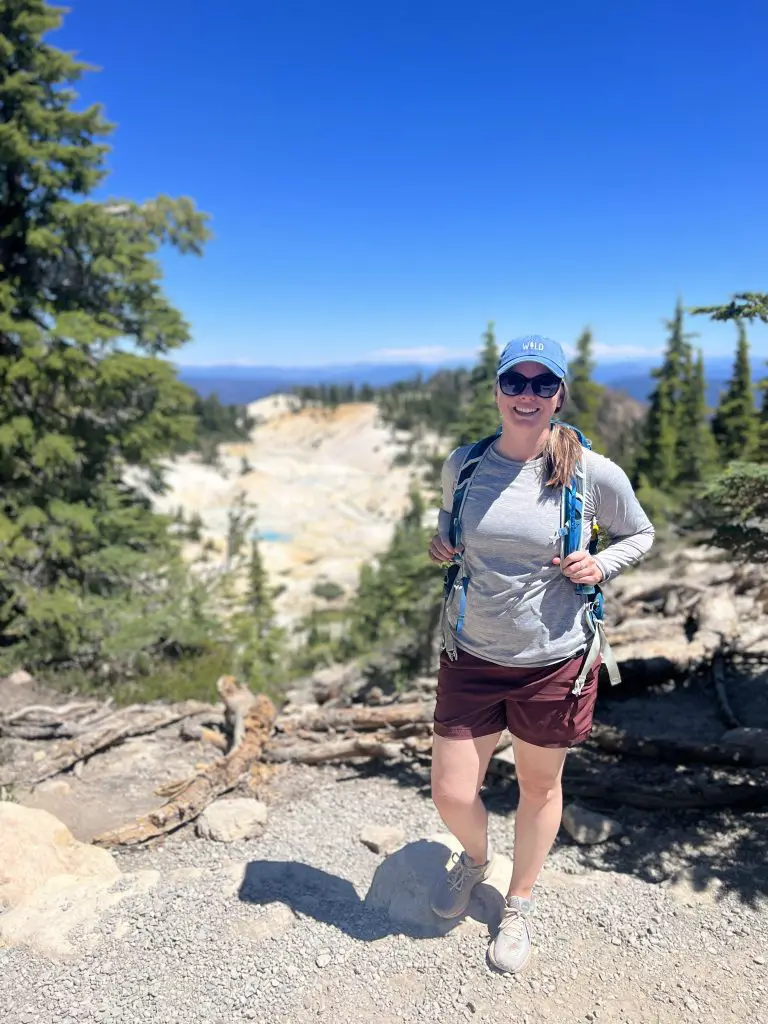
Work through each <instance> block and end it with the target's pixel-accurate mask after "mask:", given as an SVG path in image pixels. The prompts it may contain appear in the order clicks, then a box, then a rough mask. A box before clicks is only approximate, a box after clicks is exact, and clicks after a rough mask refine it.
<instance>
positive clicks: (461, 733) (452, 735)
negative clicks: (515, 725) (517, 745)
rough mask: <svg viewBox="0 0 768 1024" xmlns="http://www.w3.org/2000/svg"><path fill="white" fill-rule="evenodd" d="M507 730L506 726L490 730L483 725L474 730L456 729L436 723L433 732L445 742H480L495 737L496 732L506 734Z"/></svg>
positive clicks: (457, 727) (460, 726)
mask: <svg viewBox="0 0 768 1024" xmlns="http://www.w3.org/2000/svg"><path fill="white" fill-rule="evenodd" d="M505 729H506V725H498V726H494V727H493V728H492V729H489V728H488V726H486V725H481V726H478V727H477V728H476V729H473V728H472V727H471V726H467V725H458V726H456V727H455V728H451V727H450V726H445V725H438V724H437V723H435V724H434V726H433V730H432V731H433V732H434V734H435V736H442V738H443V739H444V740H479V739H482V738H483V736H493V734H494V733H495V732H504V730H505Z"/></svg>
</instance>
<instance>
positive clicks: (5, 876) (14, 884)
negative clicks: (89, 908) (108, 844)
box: [0, 801, 120, 909]
mask: <svg viewBox="0 0 768 1024" xmlns="http://www.w3.org/2000/svg"><path fill="white" fill-rule="evenodd" d="M57 875H68V876H70V878H72V877H74V878H75V879H86V878H87V879H100V880H102V881H109V882H112V881H114V879H116V878H117V877H118V876H119V875H120V869H119V868H118V866H117V864H116V863H115V861H114V858H113V857H112V854H111V853H109V852H108V851H107V850H100V849H97V848H96V847H95V846H88V845H86V844H85V843H81V842H79V841H78V840H77V839H75V837H74V836H73V835H72V833H71V832H70V831H69V829H68V828H67V827H66V825H62V823H61V822H60V821H59V819H58V818H55V817H54V816H53V815H52V814H49V813H48V812H47V811H40V810H33V809H31V808H29V807H22V806H20V805H19V804H15V803H10V802H5V801H4V802H2V803H0V908H3V907H4V908H6V909H7V908H10V907H15V906H16V905H17V904H19V903H21V902H23V901H24V900H25V899H27V898H28V897H29V896H31V895H32V893H33V892H34V891H35V889H37V888H38V887H39V886H41V885H42V884H43V883H44V882H47V881H48V880H49V879H51V878H54V877H56V876H57Z"/></svg>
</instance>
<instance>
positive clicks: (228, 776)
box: [93, 695, 277, 846]
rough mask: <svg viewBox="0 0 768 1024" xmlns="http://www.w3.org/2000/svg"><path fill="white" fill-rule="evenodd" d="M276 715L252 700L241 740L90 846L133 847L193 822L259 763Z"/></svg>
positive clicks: (267, 704) (260, 699) (264, 702)
mask: <svg viewBox="0 0 768 1024" xmlns="http://www.w3.org/2000/svg"><path fill="white" fill-rule="evenodd" d="M276 714H277V712H276V710H275V706H274V704H273V703H272V701H271V700H270V699H269V698H268V697H264V696H263V695H259V696H257V697H255V698H254V700H253V703H252V706H251V709H250V711H249V712H248V714H247V715H246V716H245V719H244V723H243V736H242V740H241V742H240V743H239V744H238V745H237V746H236V747H234V748H233V749H232V750H231V751H230V752H229V753H228V754H227V755H226V756H224V757H220V758H218V759H217V760H216V761H214V762H213V764H210V765H207V766H206V767H205V768H202V769H201V770H200V771H199V772H197V774H196V775H193V776H192V778H190V779H189V780H188V781H187V782H186V784H185V785H183V787H182V788H181V789H180V790H179V792H178V793H177V794H176V795H175V796H174V797H173V798H172V799H171V800H170V801H169V802H168V803H166V804H164V805H163V806H162V807H159V808H158V809H157V810H155V811H151V812H150V813H149V814H148V815H145V816H144V817H142V818H139V819H138V820H137V821H135V822H132V823H131V824H129V825H124V826H122V827H121V828H117V829H113V830H111V831H109V832H104V833H102V834H101V835H100V836H96V838H95V839H94V840H93V842H94V843H97V844H98V845H100V846H135V845H137V844H139V843H145V842H147V840H149V839H154V838H156V837H157V836H161V835H164V834H166V833H167V832H173V831H174V830H175V829H177V828H179V827H180V826H181V825H186V824H187V823H188V822H190V821H194V820H195V818H197V817H198V815H199V814H200V813H201V812H202V811H203V810H205V808H206V807H207V806H208V804H209V803H210V802H211V801H212V800H215V799H216V797H218V796H221V795H222V793H227V792H229V791H230V790H231V789H234V788H235V786H236V785H237V784H238V783H239V782H240V780H241V779H242V778H243V777H244V776H245V775H247V774H248V772H249V771H250V770H251V768H252V766H253V765H254V763H255V762H257V761H259V760H260V759H261V755H262V752H263V749H264V744H265V743H266V741H267V739H268V737H269V735H270V733H271V731H272V727H273V725H274V721H275V716H276Z"/></svg>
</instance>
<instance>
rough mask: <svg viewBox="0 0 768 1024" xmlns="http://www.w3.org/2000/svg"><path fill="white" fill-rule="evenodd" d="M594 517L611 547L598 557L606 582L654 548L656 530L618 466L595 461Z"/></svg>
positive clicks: (598, 460) (593, 487) (593, 476)
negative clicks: (607, 537) (608, 539)
mask: <svg viewBox="0 0 768 1024" xmlns="http://www.w3.org/2000/svg"><path fill="white" fill-rule="evenodd" d="M590 491H591V493H592V496H593V500H594V509H593V514H594V517H595V519H596V520H597V523H598V525H599V526H600V529H601V530H605V532H606V533H607V534H608V536H609V538H610V544H609V545H608V547H607V548H605V550H603V551H601V552H600V553H599V554H597V555H595V561H596V562H597V564H598V565H599V566H600V569H601V570H602V573H603V579H604V580H610V579H612V578H613V577H614V576H618V574H619V573H620V572H621V571H622V569H626V568H628V567H629V566H630V565H634V564H635V563H636V562H639V561H640V559H641V558H642V557H643V555H645V554H647V552H648V551H650V549H651V546H652V545H653V540H654V536H655V530H654V528H653V524H652V523H651V521H650V519H649V518H648V516H647V515H646V514H645V512H644V511H643V508H642V506H641V504H640V502H639V501H638V500H637V497H636V496H635V492H634V491H633V490H632V484H631V483H630V482H629V477H628V476H627V474H626V473H625V472H624V470H623V469H621V467H620V466H617V465H616V463H615V462H611V461H610V459H606V458H604V457H602V456H598V457H596V458H595V457H593V458H592V486H591V488H590Z"/></svg>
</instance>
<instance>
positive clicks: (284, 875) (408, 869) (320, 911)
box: [238, 839, 504, 942]
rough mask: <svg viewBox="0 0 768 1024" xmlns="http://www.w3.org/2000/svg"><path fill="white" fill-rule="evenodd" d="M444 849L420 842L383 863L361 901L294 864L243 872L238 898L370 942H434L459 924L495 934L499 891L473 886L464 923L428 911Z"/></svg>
mask: <svg viewBox="0 0 768 1024" xmlns="http://www.w3.org/2000/svg"><path fill="white" fill-rule="evenodd" d="M449 852H450V851H449V849H448V847H446V846H444V845H443V844H442V843H440V842H436V841H432V840H428V839H420V840H418V841H417V842H414V843H408V844H407V845H405V846H403V847H401V849H399V850H397V851H396V852H395V853H393V854H390V855H389V856H388V857H386V858H385V859H384V860H383V861H382V863H381V864H380V865H379V866H378V868H377V869H376V872H375V874H374V876H373V880H372V881H371V885H370V888H369V889H368V892H367V894H366V896H365V899H361V898H360V897H359V896H358V894H357V892H356V891H355V889H354V887H353V885H352V883H351V882H349V881H347V880H346V879H344V878H340V877H339V876H337V875H331V874H329V873H328V872H327V871H321V870H320V869H319V868H314V867H311V866H310V865H309V864H302V863H300V862H298V861H268V860H256V861H251V862H250V863H249V864H248V865H247V866H246V869H245V873H244V875H243V880H242V883H241V885H240V889H239V893H238V895H239V897H240V899H241V900H243V901H244V902H247V903H256V904H261V905H267V904H271V903H282V904H284V905H285V906H287V907H290V909H291V910H292V911H294V913H298V914H305V915H307V916H309V917H312V918H314V919H315V920H317V921H322V922H323V923H324V924H330V925H333V926H334V927H335V928H338V929H339V931H342V932H344V933H345V934H347V935H350V936H352V938H354V939H359V940H361V941H363V942H372V941H374V940H375V939H381V938H384V936H386V935H408V936H410V937H411V938H420V939H427V938H434V937H436V936H439V935H445V934H446V933H447V932H449V931H451V930H452V929H453V928H455V927H456V926H457V925H458V924H459V923H460V922H461V920H462V919H463V918H465V917H471V918H474V919H475V920H476V921H479V922H481V923H483V924H485V925H486V926H487V928H488V933H489V935H493V934H495V933H496V930H497V928H498V925H499V922H500V920H501V914H502V911H503V909H504V898H503V896H502V895H501V891H500V890H499V889H498V888H494V886H493V885H490V884H488V883H486V882H482V883H481V884H479V885H477V886H475V888H474V890H473V892H472V899H471V901H470V904H469V908H468V910H467V913H466V914H465V915H462V917H459V918H454V919H452V920H450V921H446V920H444V919H442V918H440V917H438V916H437V915H436V914H435V913H434V912H433V911H432V910H431V908H430V905H429V894H430V891H431V888H432V886H433V884H434V883H435V881H436V880H437V879H438V878H439V877H440V875H441V874H444V873H445V871H446V866H445V865H446V860H447V858H448V855H449Z"/></svg>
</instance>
